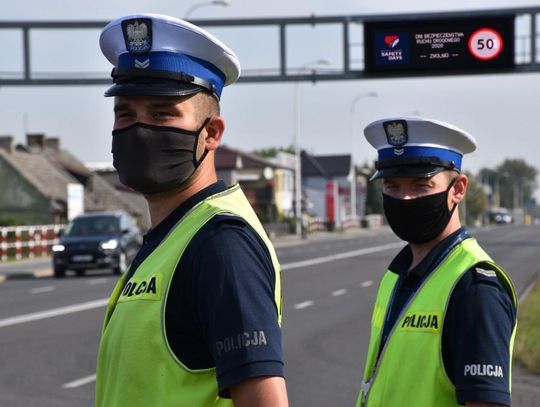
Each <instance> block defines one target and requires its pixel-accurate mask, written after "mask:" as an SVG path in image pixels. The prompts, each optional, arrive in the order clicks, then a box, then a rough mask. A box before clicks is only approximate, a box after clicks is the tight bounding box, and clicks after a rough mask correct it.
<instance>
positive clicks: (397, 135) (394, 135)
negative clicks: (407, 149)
mask: <svg viewBox="0 0 540 407" xmlns="http://www.w3.org/2000/svg"><path fill="white" fill-rule="evenodd" d="M383 127H384V132H385V133H386V140H387V141H388V144H390V145H391V146H394V147H401V146H403V145H404V144H406V143H407V141H409V135H408V133H407V122H406V121H405V120H392V121H388V122H384V123H383Z"/></svg>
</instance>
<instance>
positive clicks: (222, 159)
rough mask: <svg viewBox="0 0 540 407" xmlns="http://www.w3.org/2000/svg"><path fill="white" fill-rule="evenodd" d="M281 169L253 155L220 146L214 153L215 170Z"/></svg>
mask: <svg viewBox="0 0 540 407" xmlns="http://www.w3.org/2000/svg"><path fill="white" fill-rule="evenodd" d="M266 167H270V168H283V167H282V166H280V165H277V164H274V163H273V162H271V161H269V160H266V159H264V158H261V157H259V156H257V155H255V154H251V153H246V152H245V151H241V150H237V149H234V148H231V147H228V146H224V145H222V146H220V147H219V148H218V149H217V151H216V169H218V170H234V169H239V168H259V169H264V168H266Z"/></svg>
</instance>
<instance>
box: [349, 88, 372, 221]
mask: <svg viewBox="0 0 540 407" xmlns="http://www.w3.org/2000/svg"><path fill="white" fill-rule="evenodd" d="M377 96H378V95H377V93H376V92H368V93H363V94H360V95H358V96H356V97H355V98H354V100H353V101H352V103H351V166H350V174H349V175H350V177H351V184H350V195H351V217H352V218H353V219H354V220H356V217H357V213H356V166H355V164H354V147H355V146H354V144H355V143H354V136H355V132H356V126H355V120H354V119H355V117H354V113H355V108H356V104H357V103H358V102H359V101H360V100H362V99H365V98H369V97H377Z"/></svg>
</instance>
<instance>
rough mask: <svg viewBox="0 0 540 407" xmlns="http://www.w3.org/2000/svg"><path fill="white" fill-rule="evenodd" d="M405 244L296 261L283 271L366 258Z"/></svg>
mask: <svg viewBox="0 0 540 407" xmlns="http://www.w3.org/2000/svg"><path fill="white" fill-rule="evenodd" d="M404 244H405V243H403V242H399V243H389V244H384V245H381V246H374V247H366V248H365V249H359V250H354V251H352V252H345V253H338V254H332V255H330V256H325V257H317V258H315V259H310V260H302V261H295V262H293V263H288V264H283V265H282V266H281V270H292V269H297V268H301V267H307V266H314V265H316V264H322V263H329V262H332V261H335V260H343V259H348V258H351V257H358V256H364V255H366V254H371V253H377V252H382V251H384V250H390V249H396V248H398V247H403V245H404Z"/></svg>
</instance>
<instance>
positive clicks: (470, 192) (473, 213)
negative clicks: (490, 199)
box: [465, 174, 487, 225]
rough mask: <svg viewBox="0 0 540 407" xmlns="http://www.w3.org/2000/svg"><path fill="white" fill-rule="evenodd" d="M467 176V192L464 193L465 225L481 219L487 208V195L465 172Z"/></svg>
mask: <svg viewBox="0 0 540 407" xmlns="http://www.w3.org/2000/svg"><path fill="white" fill-rule="evenodd" d="M466 175H467V177H468V178H469V185H468V187H467V194H466V195H465V208H466V217H465V223H466V224H467V225H474V224H476V223H478V222H481V221H482V216H483V215H484V213H485V210H486V208H487V197H486V194H485V192H484V188H483V187H482V185H481V184H480V183H479V182H477V181H476V180H475V179H474V178H473V177H472V176H471V175H470V174H466Z"/></svg>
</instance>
